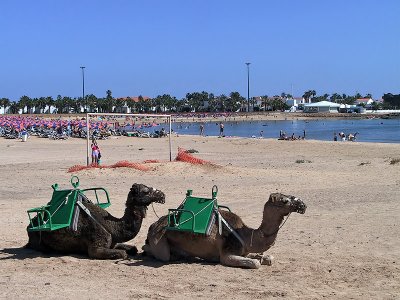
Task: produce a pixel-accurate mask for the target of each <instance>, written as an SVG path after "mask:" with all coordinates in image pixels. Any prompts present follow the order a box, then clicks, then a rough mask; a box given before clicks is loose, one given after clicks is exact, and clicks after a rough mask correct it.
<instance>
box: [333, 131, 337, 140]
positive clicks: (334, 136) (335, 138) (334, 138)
mask: <svg viewBox="0 0 400 300" xmlns="http://www.w3.org/2000/svg"><path fill="white" fill-rule="evenodd" d="M333 141H334V142H337V134H336V132H334V133H333Z"/></svg>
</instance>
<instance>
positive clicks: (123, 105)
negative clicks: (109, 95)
mask: <svg viewBox="0 0 400 300" xmlns="http://www.w3.org/2000/svg"><path fill="white" fill-rule="evenodd" d="M129 98H130V99H131V100H133V101H134V102H136V103H137V102H139V96H132V97H122V98H116V99H115V100H116V101H117V102H120V104H119V105H117V106H115V107H113V109H115V112H116V113H121V114H130V113H133V111H132V109H131V108H130V107H129V106H128V99H129ZM142 98H143V100H144V101H148V100H149V99H151V98H150V97H147V96H142Z"/></svg>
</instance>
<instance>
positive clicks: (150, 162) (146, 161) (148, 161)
mask: <svg viewBox="0 0 400 300" xmlns="http://www.w3.org/2000/svg"><path fill="white" fill-rule="evenodd" d="M159 162H161V161H159V160H158V159H146V160H145V161H144V162H143V163H144V164H154V163H159Z"/></svg>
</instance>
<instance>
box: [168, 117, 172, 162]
mask: <svg viewBox="0 0 400 300" xmlns="http://www.w3.org/2000/svg"><path fill="white" fill-rule="evenodd" d="M168 123H169V135H168V138H169V141H168V142H169V161H172V145H171V131H172V130H171V116H169V117H168Z"/></svg>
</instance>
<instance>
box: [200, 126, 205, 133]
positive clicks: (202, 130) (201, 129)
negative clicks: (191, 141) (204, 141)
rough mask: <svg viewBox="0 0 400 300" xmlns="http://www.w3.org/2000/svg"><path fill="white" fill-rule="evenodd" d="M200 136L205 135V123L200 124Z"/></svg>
mask: <svg viewBox="0 0 400 300" xmlns="http://www.w3.org/2000/svg"><path fill="white" fill-rule="evenodd" d="M200 136H204V125H203V124H200Z"/></svg>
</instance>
